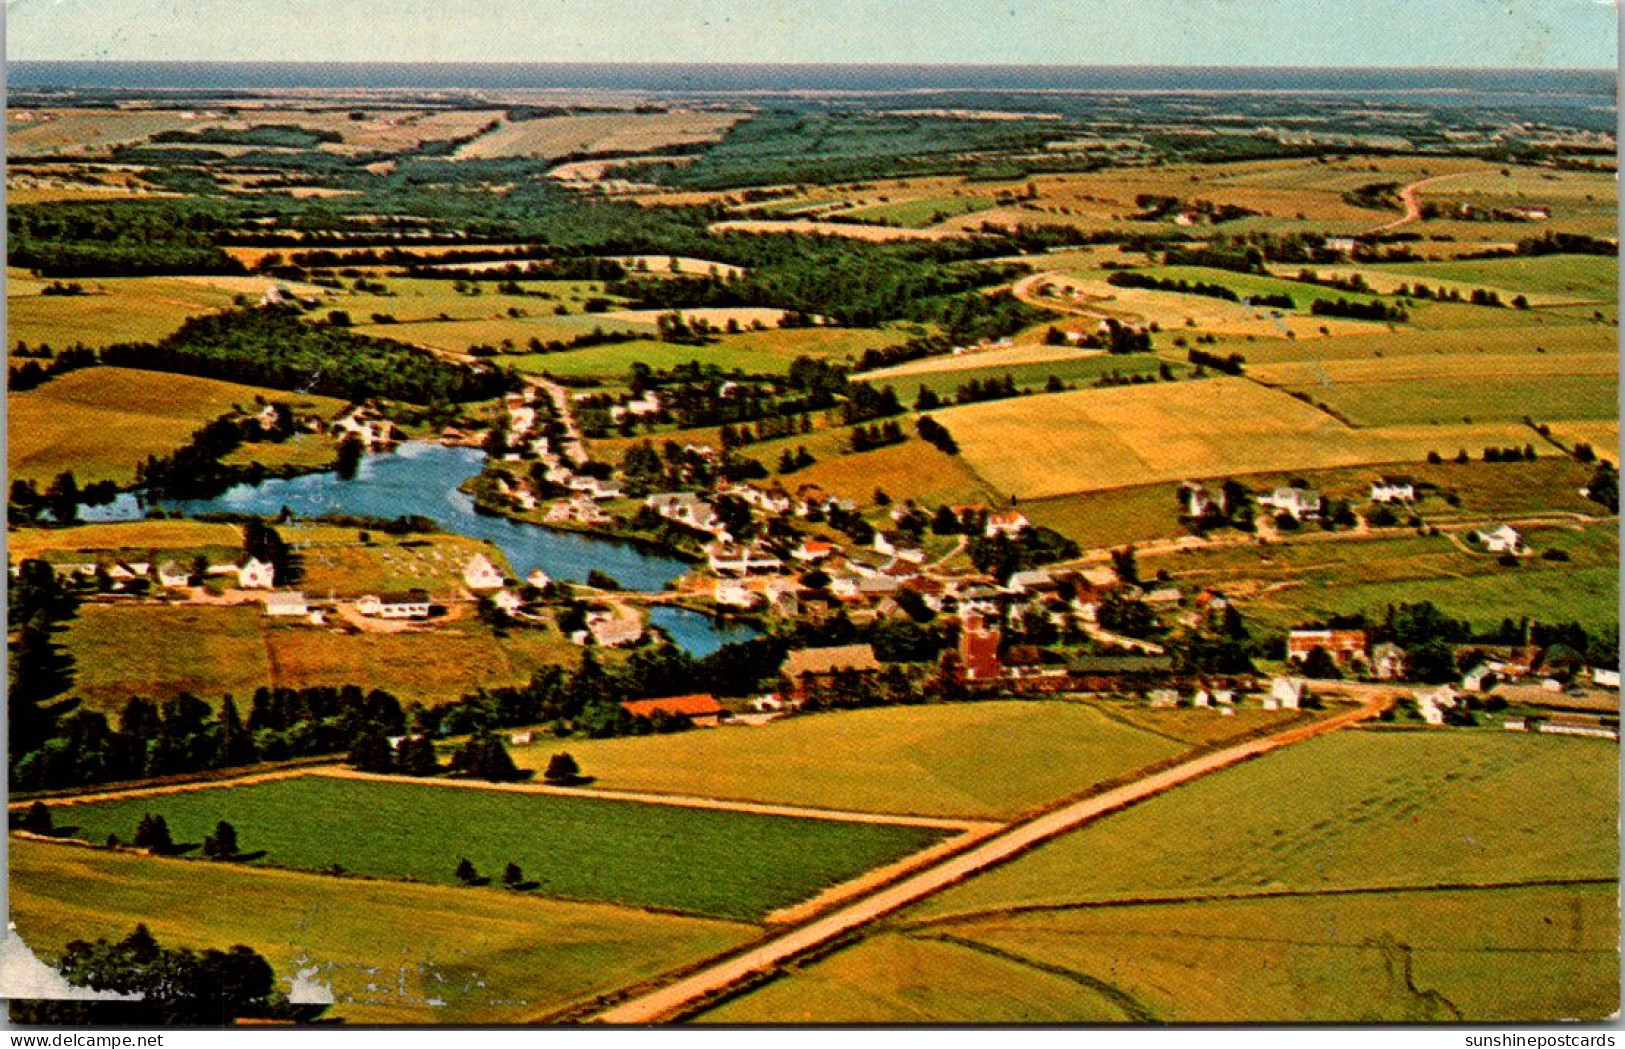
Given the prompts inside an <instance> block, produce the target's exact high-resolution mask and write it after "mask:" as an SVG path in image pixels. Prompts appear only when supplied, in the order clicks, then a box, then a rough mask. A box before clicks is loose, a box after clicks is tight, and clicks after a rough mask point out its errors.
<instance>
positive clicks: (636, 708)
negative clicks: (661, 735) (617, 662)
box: [621, 693, 723, 728]
mask: <svg viewBox="0 0 1625 1049" xmlns="http://www.w3.org/2000/svg"><path fill="white" fill-rule="evenodd" d="M621 709H622V710H624V711H626V712H627V713H628V714H631V715H632V716H633V717H635V718H652V717H655V716H656V715H663V716H665V717H668V718H685V719H687V721H688V723H689V724H691V725H694V726H695V727H697V728H715V727H716V726H717V725H718V724H719V723H720V722H721V720H722V713H723V711H722V704H721V703H718V702H717V700H716V697H715V696H712V695H710V694H709V693H695V694H693V695H688V696H667V697H666V698H664V699H636V700H631V701H629V702H626V703H622V704H621Z"/></svg>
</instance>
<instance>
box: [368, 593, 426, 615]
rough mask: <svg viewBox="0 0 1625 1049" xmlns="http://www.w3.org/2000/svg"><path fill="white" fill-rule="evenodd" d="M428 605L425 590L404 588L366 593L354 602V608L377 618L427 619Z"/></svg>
mask: <svg viewBox="0 0 1625 1049" xmlns="http://www.w3.org/2000/svg"><path fill="white" fill-rule="evenodd" d="M430 606H431V602H430V600H429V592H428V591H427V590H406V591H401V592H395V593H384V594H367V595H365V596H364V597H362V598H361V600H359V601H357V602H356V603H355V610H356V611H357V612H360V613H361V614H362V615H364V616H376V617H378V618H379V619H427V618H428V616H429V609H430Z"/></svg>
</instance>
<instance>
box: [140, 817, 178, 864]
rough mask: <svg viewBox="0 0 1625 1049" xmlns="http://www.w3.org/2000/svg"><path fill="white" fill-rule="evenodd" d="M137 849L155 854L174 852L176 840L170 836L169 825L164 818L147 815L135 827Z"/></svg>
mask: <svg viewBox="0 0 1625 1049" xmlns="http://www.w3.org/2000/svg"><path fill="white" fill-rule="evenodd" d="M135 847H136V848H138V849H149V850H151V851H152V852H155V853H160V854H162V853H166V852H173V851H174V850H175V839H174V838H172V837H170V835H169V824H168V823H166V822H165V821H164V818H163V817H162V816H157V815H154V814H153V813H150V812H149V813H147V814H146V815H144V816H142V817H141V822H140V823H137V824H136V827H135Z"/></svg>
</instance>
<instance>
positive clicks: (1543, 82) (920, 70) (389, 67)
mask: <svg viewBox="0 0 1625 1049" xmlns="http://www.w3.org/2000/svg"><path fill="white" fill-rule="evenodd" d="M7 81H8V83H9V88H10V90H13V91H15V90H27V89H39V88H67V89H76V90H82V91H97V90H109V89H126V90H128V89H134V90H141V91H163V90H175V91H234V90H235V91H245V90H256V89H267V88H284V89H285V88H339V89H343V88H349V89H388V88H402V89H416V90H436V91H456V90H459V89H462V90H473V91H490V90H501V89H507V90H514V89H531V90H537V89H548V88H557V89H564V90H592V89H596V90H608V91H629V92H648V93H663V94H672V93H677V94H722V93H777V92H791V91H794V92H857V93H869V94H895V93H901V92H928V91H1045V92H1098V93H1108V94H1109V93H1117V92H1122V93H1155V94H1166V93H1179V92H1294V93H1307V94H1339V95H1355V96H1359V97H1363V98H1367V99H1376V98H1400V97H1407V96H1409V97H1415V96H1416V95H1418V94H1427V95H1431V96H1436V97H1437V98H1439V99H1445V100H1447V99H1449V98H1451V97H1452V96H1456V97H1459V98H1460V99H1461V100H1462V101H1463V102H1469V101H1470V103H1471V104H1478V105H1485V104H1488V105H1494V104H1498V103H1501V104H1506V103H1511V104H1516V103H1517V102H1520V101H1523V102H1529V101H1536V100H1544V101H1548V102H1550V101H1552V100H1553V99H1567V100H1568V102H1569V104H1574V103H1576V102H1579V103H1581V104H1585V105H1597V104H1599V103H1602V104H1608V105H1611V104H1613V102H1614V98H1615V94H1616V89H1617V81H1616V77H1615V74H1614V71H1613V70H1528V69H1504V70H1495V69H1287V68H1270V69H1227V68H1211V67H1204V68H1172V67H1141V68H1123V67H1110V66H1075V67H1067V66H920V65H720V64H719V65H689V64H672V65H641V64H631V63H601V64H593V63H490V64H481V63H431V64H411V63H398V62H358V63H333V64H327V63H317V62H264V63H257V62H12V63H10V64H9V65H8V66H7Z"/></svg>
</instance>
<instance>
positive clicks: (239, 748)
mask: <svg viewBox="0 0 1625 1049" xmlns="http://www.w3.org/2000/svg"><path fill="white" fill-rule="evenodd" d="M217 731H218V732H219V736H220V740H219V744H218V745H217V746H216V747H215V762H216V764H218V765H221V766H231V765H248V764H251V763H252V762H253V761H254V759H255V757H256V753H255V748H254V737H253V736H251V735H249V734H248V730H247V729H245V728H244V727H243V719H242V717H241V716H240V715H239V714H238V713H237V701H236V700H234V699H232V698H231V697H230V696H227V697H226V699H225V702H224V703H222V704H221V705H220V717H219V729H218V730H217Z"/></svg>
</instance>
